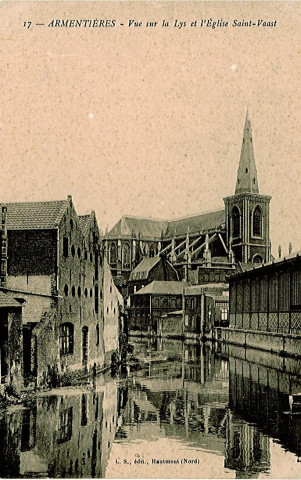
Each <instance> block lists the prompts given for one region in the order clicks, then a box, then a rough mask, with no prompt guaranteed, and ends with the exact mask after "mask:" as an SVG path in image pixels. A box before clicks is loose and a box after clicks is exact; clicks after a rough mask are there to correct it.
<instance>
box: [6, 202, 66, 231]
mask: <svg viewBox="0 0 301 480" xmlns="http://www.w3.org/2000/svg"><path fill="white" fill-rule="evenodd" d="M5 205H6V206H7V229H8V230H51V229H53V228H55V227H57V226H58V225H59V223H60V220H61V218H62V216H63V214H64V212H65V210H66V208H67V206H68V201H67V200H60V201H53V202H21V203H6V204H5Z"/></svg>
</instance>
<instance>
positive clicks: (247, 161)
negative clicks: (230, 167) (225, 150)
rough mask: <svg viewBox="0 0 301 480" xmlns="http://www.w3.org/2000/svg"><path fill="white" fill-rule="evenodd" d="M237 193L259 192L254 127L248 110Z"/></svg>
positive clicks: (238, 172)
mask: <svg viewBox="0 0 301 480" xmlns="http://www.w3.org/2000/svg"><path fill="white" fill-rule="evenodd" d="M237 193H259V190H258V180H257V171H256V165H255V158H254V150H253V139H252V128H251V121H250V118H249V112H248V110H247V115H246V121H245V128H244V136H243V140H242V147H241V154H240V161H239V167H238V171H237V181H236V189H235V194H237Z"/></svg>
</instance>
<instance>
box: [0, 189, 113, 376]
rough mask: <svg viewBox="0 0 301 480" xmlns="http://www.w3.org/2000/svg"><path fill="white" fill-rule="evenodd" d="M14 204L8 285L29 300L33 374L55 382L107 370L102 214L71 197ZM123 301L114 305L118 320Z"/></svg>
mask: <svg viewBox="0 0 301 480" xmlns="http://www.w3.org/2000/svg"><path fill="white" fill-rule="evenodd" d="M6 207H7V244H8V260H7V275H6V283H5V287H2V288H4V289H5V291H8V292H11V293H12V294H13V295H14V296H16V295H18V296H20V297H22V298H23V299H24V300H26V302H25V306H24V308H23V369H24V376H25V378H27V379H28V381H33V380H34V381H37V383H38V384H40V383H44V384H47V383H49V382H50V383H51V382H52V381H53V379H54V378H56V377H57V376H61V375H63V376H65V377H66V378H68V377H69V376H72V374H73V373H74V372H89V371H90V370H91V369H93V371H96V370H97V369H98V370H99V369H101V368H103V367H104V364H105V354H106V353H109V352H108V350H106V348H105V344H104V335H105V332H104V328H105V319H104V309H103V299H104V291H103V287H104V278H103V277H104V268H103V256H102V249H101V239H100V231H99V228H98V224H97V220H96V217H95V214H94V212H91V214H90V215H85V216H78V215H77V213H76V210H75V208H74V205H73V202H72V198H71V196H68V198H67V200H63V201H56V202H31V203H14V204H7V205H6ZM106 281H107V280H106ZM114 288H115V287H114ZM118 301H119V303H120V299H119V300H117V299H115V300H114V302H116V305H115V304H114V308H113V311H115V317H114V321H115V324H116V325H117V326H118V318H119V306H118V305H119V304H118ZM112 321H113V320H112ZM110 332H112V331H111V330H110V329H109V333H108V332H107V333H106V335H107V337H109V336H110ZM112 335H113V336H114V338H115V337H116V335H115V332H112ZM111 343H112V344H113V343H114V342H111ZM107 345H109V342H108V341H107ZM114 345H115V346H116V343H115V344H114Z"/></svg>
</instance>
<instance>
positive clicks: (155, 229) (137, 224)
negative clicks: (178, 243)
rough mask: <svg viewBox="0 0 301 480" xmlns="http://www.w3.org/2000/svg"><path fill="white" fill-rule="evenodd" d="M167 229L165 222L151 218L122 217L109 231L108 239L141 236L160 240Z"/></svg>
mask: <svg viewBox="0 0 301 480" xmlns="http://www.w3.org/2000/svg"><path fill="white" fill-rule="evenodd" d="M166 228H167V221H166V220H156V219H153V218H143V217H131V216H123V217H121V219H120V220H119V221H118V222H117V223H116V225H115V226H114V227H113V228H112V230H110V231H109V233H108V237H112V238H118V237H123V236H126V237H127V236H130V237H131V236H132V235H133V233H134V234H136V235H139V234H140V235H142V236H143V237H144V238H145V237H151V238H152V237H157V238H161V236H162V233H163V234H164V232H165V230H166Z"/></svg>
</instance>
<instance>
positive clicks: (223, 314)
mask: <svg viewBox="0 0 301 480" xmlns="http://www.w3.org/2000/svg"><path fill="white" fill-rule="evenodd" d="M221 320H222V321H227V320H228V309H227V308H225V307H223V308H221Z"/></svg>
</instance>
